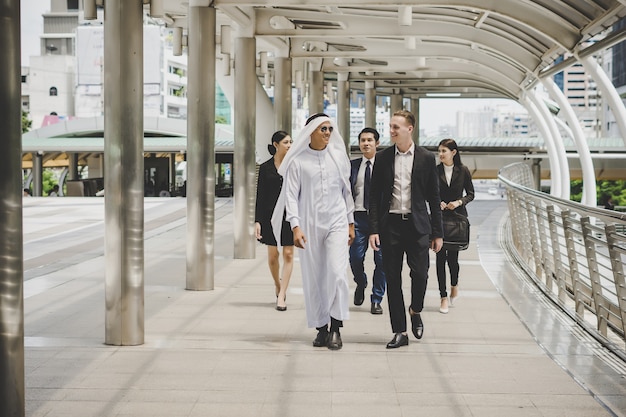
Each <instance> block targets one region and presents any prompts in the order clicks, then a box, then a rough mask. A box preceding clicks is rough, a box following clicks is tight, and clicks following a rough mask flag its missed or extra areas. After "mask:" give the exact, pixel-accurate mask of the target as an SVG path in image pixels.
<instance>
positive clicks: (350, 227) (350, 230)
mask: <svg viewBox="0 0 626 417" xmlns="http://www.w3.org/2000/svg"><path fill="white" fill-rule="evenodd" d="M354 236H355V235H354V223H350V224H349V225H348V246H352V242H354Z"/></svg>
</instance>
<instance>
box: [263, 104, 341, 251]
mask: <svg viewBox="0 0 626 417" xmlns="http://www.w3.org/2000/svg"><path fill="white" fill-rule="evenodd" d="M325 122H329V123H330V125H331V126H332V127H333V131H332V132H331V134H330V141H329V143H328V152H329V154H330V156H331V158H332V159H333V161H334V162H335V164H336V165H337V168H339V172H341V174H342V175H341V177H342V180H343V181H344V185H345V188H346V189H347V190H350V159H349V158H348V154H347V152H346V145H345V143H344V141H343V138H342V137H341V134H339V129H337V124H336V123H335V121H334V120H332V119H331V118H330V117H328V116H320V117H316V118H315V119H313V120H311V121H310V122H309V124H307V125H306V126H304V128H303V129H302V130H301V131H300V134H299V135H298V137H297V138H295V139H294V141H293V145H291V148H290V149H289V151H288V152H287V154H286V155H285V158H284V159H283V162H282V163H281V164H280V167H279V168H278V173H279V174H280V175H281V176H282V177H284V176H285V173H286V172H287V171H288V170H289V166H290V165H291V163H292V162H293V161H295V160H296V158H298V155H300V154H301V153H302V152H304V151H305V150H306V149H307V148H308V147H309V144H310V143H311V134H312V133H313V132H314V131H315V129H317V128H318V127H319V126H320V125H321V124H322V123H325ZM284 185H285V182H284V181H283V187H282V189H281V190H280V195H279V196H278V201H277V202H276V207H274V213H273V214H272V228H273V229H274V236H276V242H278V244H279V246H280V230H281V226H282V220H283V213H284V211H285V186H284Z"/></svg>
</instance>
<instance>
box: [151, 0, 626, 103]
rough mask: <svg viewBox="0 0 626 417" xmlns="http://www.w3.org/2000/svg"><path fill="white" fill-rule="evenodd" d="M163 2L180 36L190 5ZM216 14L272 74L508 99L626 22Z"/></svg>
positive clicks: (584, 7)
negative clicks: (290, 71)
mask: <svg viewBox="0 0 626 417" xmlns="http://www.w3.org/2000/svg"><path fill="white" fill-rule="evenodd" d="M197 1H198V0H196V2H197ZM163 3H164V4H163V10H164V12H165V13H164V16H165V17H164V19H165V20H166V22H172V25H171V26H174V27H183V28H185V27H186V22H187V13H188V9H189V7H188V4H189V3H194V2H193V1H192V2H187V1H180V0H164V1H163ZM213 6H214V7H215V8H216V10H217V12H218V25H217V30H218V31H219V28H220V26H221V25H230V26H232V27H238V28H241V29H243V28H245V30H246V31H249V30H250V28H251V27H252V33H253V34H254V37H255V38H256V39H257V50H258V51H267V60H268V62H269V65H268V67H269V68H270V69H271V68H273V59H274V57H275V56H288V57H290V58H292V59H302V60H306V61H309V62H315V63H321V65H320V66H319V68H317V69H318V70H321V71H322V72H324V74H325V78H326V79H332V78H334V79H335V80H336V78H337V74H338V73H347V74H348V79H349V81H350V83H351V84H350V85H351V88H358V87H359V83H362V87H361V88H364V87H365V81H373V82H374V84H375V88H376V90H377V92H379V93H381V94H382V93H386V94H392V93H393V91H394V90H395V91H397V90H399V91H400V93H401V94H402V95H403V96H404V97H425V96H426V95H427V94H433V93H434V94H441V93H454V94H458V95H459V96H461V97H473V98H491V97H496V98H511V99H513V100H519V98H520V96H521V94H522V92H523V91H524V90H525V89H526V88H527V87H528V85H529V84H531V83H534V82H536V81H537V79H538V78H540V77H541V76H542V72H545V71H546V70H548V69H549V68H550V67H551V66H552V65H553V63H554V61H555V59H557V58H559V57H561V56H562V55H563V54H566V53H568V54H572V55H577V56H580V55H581V54H583V55H584V50H585V49H586V48H587V47H588V45H589V43H588V41H589V40H590V39H593V38H594V36H596V35H598V34H603V33H605V32H606V30H607V29H609V28H610V27H611V26H612V25H613V24H614V23H615V22H617V21H618V20H619V19H621V18H622V17H624V16H626V5H625V3H624V2H623V1H619V0H596V1H592V0H568V1H558V0H535V1H530V0H528V1H519V0H500V1H497V2H494V1H486V0H461V1H455V2H448V1H442V0H435V1H429V2H427V4H424V2H421V1H417V0H414V1H408V2H406V1H405V2H402V3H399V4H387V5H384V6H383V5H381V2H380V1H379V0H374V1H373V0H365V1H362V0H342V1H332V0H326V1H322V2H319V1H311V0H303V1H301V2H297V4H296V3H294V2H293V1H291V0H272V1H271V2H270V1H267V0H216V1H215V2H213ZM596 40H597V39H596ZM598 41H599V42H602V41H601V40H598ZM611 41H612V42H615V39H611ZM594 43H595V44H596V45H595V46H594V48H595V49H596V50H597V49H598V46H597V42H594ZM335 58H341V59H338V60H336V59H335Z"/></svg>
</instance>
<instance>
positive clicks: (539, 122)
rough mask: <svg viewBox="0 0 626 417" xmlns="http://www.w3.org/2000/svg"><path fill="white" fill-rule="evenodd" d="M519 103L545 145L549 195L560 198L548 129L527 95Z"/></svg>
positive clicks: (552, 144)
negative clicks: (531, 119) (536, 128)
mask: <svg viewBox="0 0 626 417" xmlns="http://www.w3.org/2000/svg"><path fill="white" fill-rule="evenodd" d="M520 103H521V104H522V105H523V106H524V107H526V110H528V113H529V114H530V115H531V117H532V118H533V119H534V120H535V123H537V127H538V128H539V131H540V132H541V136H543V140H544V141H545V144H546V150H547V153H548V161H549V162H550V180H551V186H550V195H553V196H555V197H560V194H561V168H560V164H559V158H557V156H556V153H557V151H556V147H555V146H554V141H553V140H552V136H551V134H550V129H548V126H547V125H546V123H545V120H544V119H543V117H542V116H541V113H540V112H539V110H538V109H537V106H535V104H534V103H533V102H532V101H531V100H530V98H529V97H528V95H527V94H526V95H524V96H523V97H522V98H521V99H520Z"/></svg>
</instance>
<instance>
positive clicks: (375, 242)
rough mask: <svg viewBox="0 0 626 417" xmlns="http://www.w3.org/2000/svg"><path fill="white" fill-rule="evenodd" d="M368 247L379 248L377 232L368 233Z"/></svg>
mask: <svg viewBox="0 0 626 417" xmlns="http://www.w3.org/2000/svg"><path fill="white" fill-rule="evenodd" d="M370 248H372V249H374V250H380V237H379V235H378V234H375V235H370Z"/></svg>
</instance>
